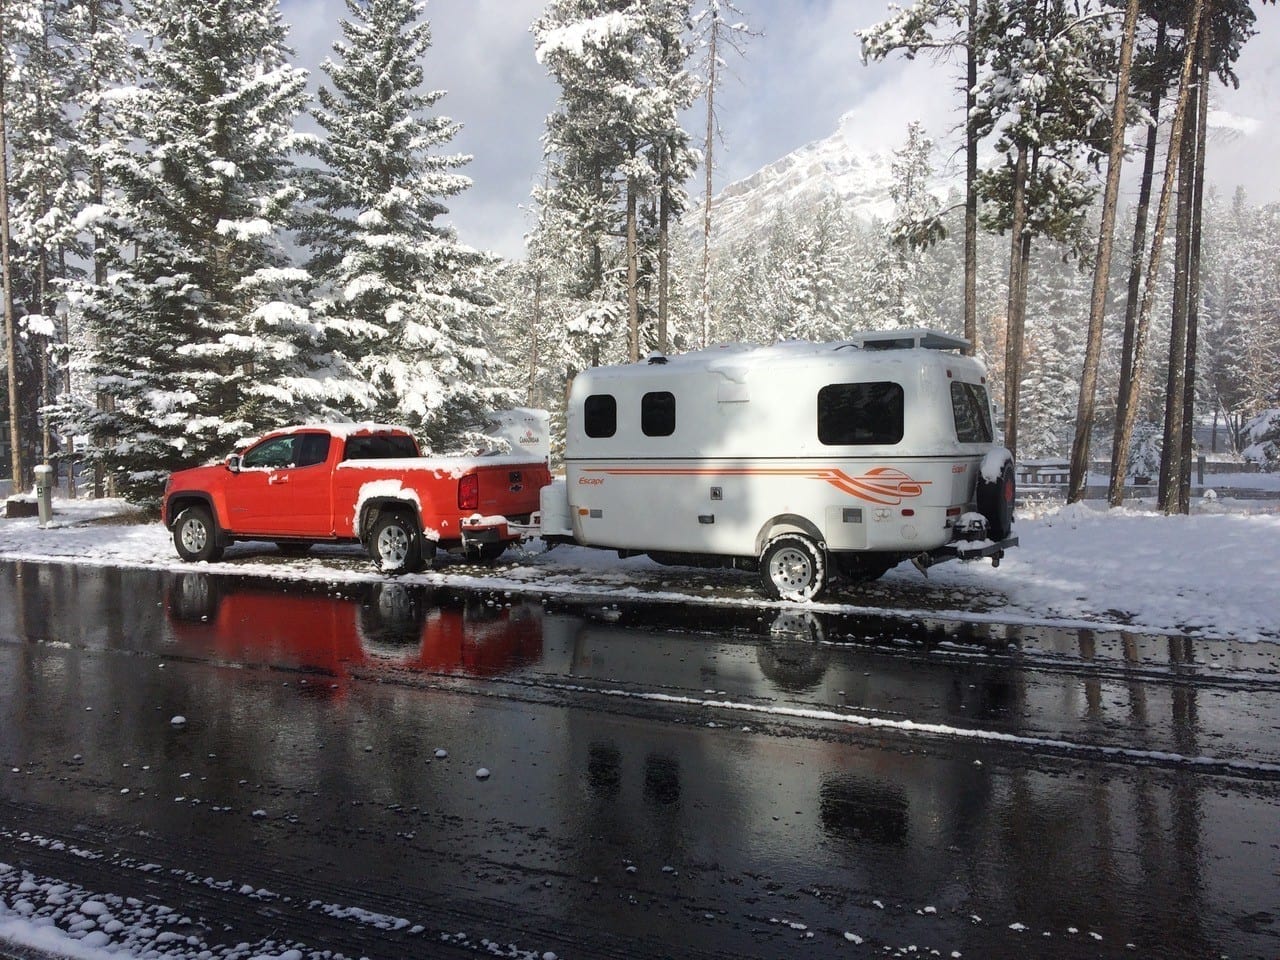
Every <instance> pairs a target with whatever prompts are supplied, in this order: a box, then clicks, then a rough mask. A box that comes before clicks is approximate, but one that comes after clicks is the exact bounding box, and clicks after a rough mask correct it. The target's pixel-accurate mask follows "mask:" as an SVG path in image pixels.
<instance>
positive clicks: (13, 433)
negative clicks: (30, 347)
mask: <svg viewBox="0 0 1280 960" xmlns="http://www.w3.org/2000/svg"><path fill="white" fill-rule="evenodd" d="M15 5H16V4H14V2H13V0H0V286H2V287H3V297H4V344H5V367H6V370H7V373H8V378H7V379H8V388H9V404H8V407H9V471H10V472H9V476H10V477H11V478H12V480H13V486H14V489H15V490H16V489H21V488H22V487H23V485H24V484H25V483H26V479H27V473H26V467H25V464H24V463H23V455H22V454H23V446H24V444H25V437H24V436H23V430H22V422H21V418H20V416H19V411H20V409H21V408H20V405H19V401H18V394H19V390H18V362H19V352H18V324H17V316H16V307H15V304H14V299H13V284H14V278H13V251H12V250H11V249H10V246H9V235H10V226H9V140H8V129H9V119H8V112H7V111H6V109H5V104H6V103H7V102H8V99H9V89H10V87H11V82H10V80H9V57H8V56H7V53H8V50H9V41H10V35H11V33H12V28H11V27H10V26H9V25H10V23H13V22H16V18H14V19H13V20H11V19H10V18H11V17H12V16H13V11H12V9H11V7H12V6H15Z"/></svg>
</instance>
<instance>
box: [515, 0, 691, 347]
mask: <svg viewBox="0 0 1280 960" xmlns="http://www.w3.org/2000/svg"><path fill="white" fill-rule="evenodd" d="M689 9H690V3H689V0H553V2H552V3H550V4H549V5H548V7H547V10H546V12H545V13H544V14H543V15H542V17H540V18H539V19H538V20H537V21H536V22H535V23H534V25H533V33H534V39H535V50H536V55H537V57H538V60H539V62H540V63H542V64H543V65H544V66H546V68H547V70H548V72H549V73H550V74H551V76H552V77H553V78H554V79H555V80H556V82H557V83H558V84H559V86H560V95H559V99H558V104H557V110H556V111H555V112H554V113H552V114H551V115H550V116H549V117H548V118H547V131H546V134H545V137H544V144H545V152H546V156H547V160H548V172H549V175H550V181H551V182H550V186H549V187H548V188H547V189H546V190H544V191H543V194H542V200H543V204H542V205H543V207H544V208H555V209H558V210H560V211H563V212H565V213H567V214H568V215H569V216H570V218H571V219H572V220H574V221H576V222H577V224H578V229H579V231H580V232H581V234H582V242H581V243H579V244H575V249H576V251H578V253H579V255H584V256H585V257H586V262H585V263H584V264H583V267H582V271H583V276H584V283H585V290H584V293H585V294H586V295H585V296H584V297H583V298H582V299H583V300H585V301H588V302H591V303H593V304H595V305H596V306H593V307H591V315H592V317H593V318H594V320H590V321H588V320H587V317H586V316H585V315H584V316H583V317H582V318H581V319H582V320H583V321H584V323H588V324H589V325H594V323H595V322H596V321H599V320H605V319H607V318H608V317H612V316H617V315H618V314H623V315H625V317H626V320H627V336H626V349H627V356H628V357H630V358H632V359H636V358H638V357H639V355H640V349H641V345H642V341H644V340H645V339H646V333H647V332H648V331H650V330H651V329H652V324H651V322H650V320H651V317H650V315H649V313H648V312H647V311H646V314H645V316H643V317H642V303H641V290H642V288H646V289H654V290H659V289H661V290H666V289H667V288H668V287H669V285H670V278H669V277H668V278H665V282H663V281H664V278H661V277H658V276H655V275H654V274H656V273H659V272H660V269H659V264H660V263H661V262H663V259H664V258H663V257H662V256H661V254H660V253H659V255H658V256H656V257H653V258H649V257H646V256H642V246H643V245H644V244H646V243H647V241H648V238H646V237H643V236H642V222H641V216H642V211H643V210H644V209H645V208H646V205H650V204H651V205H652V208H653V209H654V210H655V211H656V216H655V217H654V220H655V222H656V223H657V224H658V228H657V229H658V233H659V234H661V233H662V225H663V223H664V222H665V223H666V225H667V229H668V230H669V229H670V219H671V218H672V217H678V216H679V214H680V212H681V211H682V210H683V207H684V205H685V203H686V202H687V198H686V197H685V195H684V192H683V188H682V187H679V185H680V184H682V183H683V180H684V179H685V178H687V176H688V175H689V173H690V172H691V171H692V169H693V165H694V161H695V155H694V153H693V151H691V150H690V149H689V146H688V142H689V137H688V134H687V133H685V132H684V131H683V129H682V128H681V126H680V113H681V111H682V110H684V109H686V108H687V107H688V106H690V105H691V104H692V101H693V96H694V94H695V93H696V85H695V84H694V82H693V79H692V78H691V76H690V75H689V73H688V72H687V71H686V70H685V69H684V63H685V61H686V59H687V58H688V56H689V54H690V52H691V50H690V47H689V45H688V43H687V40H686V39H685V37H684V33H685V31H686V29H687V27H688V25H689V19H688V15H689ZM664 204H665V211H666V212H665V214H664V212H663V206H664ZM619 239H620V240H621V241H622V243H621V250H620V251H618V250H617V249H616V246H617V241H618V240H619ZM658 246H659V247H660V246H661V244H658ZM619 253H620V257H619ZM618 259H620V261H621V263H620V265H619V264H617V263H616V262H614V261H616V260H618ZM665 296H666V294H665V293H660V294H659V298H660V300H661V298H662V297H665ZM610 304H613V306H610ZM660 309H661V308H660ZM642 329H643V331H644V332H642ZM649 339H651V342H656V340H657V336H656V331H654V335H653V336H652V337H651V338H649Z"/></svg>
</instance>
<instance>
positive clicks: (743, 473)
mask: <svg viewBox="0 0 1280 960" xmlns="http://www.w3.org/2000/svg"><path fill="white" fill-rule="evenodd" d="M582 472H583V473H603V474H606V475H608V476H613V477H794V478H796V479H798V480H824V481H826V482H827V483H829V484H831V485H832V486H833V487H835V488H836V489H837V490H841V491H843V492H844V493H847V494H850V495H851V496H855V497H857V498H858V499H859V500H866V501H867V502H869V503H879V504H883V505H886V506H896V505H898V504H900V503H902V501H903V500H910V499H912V498H913V497H918V496H920V495H921V494H923V493H924V488H925V487H926V486H928V485H929V484H930V483H931V482H932V481H929V480H914V479H912V478H911V477H910V476H908V475H907V474H905V473H903V472H902V471H901V470H899V469H898V468H897V467H872V468H871V469H870V470H868V471H867V472H866V473H864V474H862V475H861V476H858V477H851V476H849V474H847V473H845V472H844V471H843V470H839V469H837V468H835V467H815V468H809V467H587V468H584V469H583V471H582Z"/></svg>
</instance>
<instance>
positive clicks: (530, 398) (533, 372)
mask: <svg viewBox="0 0 1280 960" xmlns="http://www.w3.org/2000/svg"><path fill="white" fill-rule="evenodd" d="M542 283H543V279H542V270H541V268H539V270H538V273H537V275H536V276H535V277H534V278H533V323H532V324H530V326H532V327H533V329H532V330H530V331H529V387H528V389H527V390H526V391H525V403H527V404H528V405H529V406H531V407H538V406H541V404H540V403H539V402H538V401H539V400H540V399H541V398H540V397H539V396H538V362H539V360H540V359H541V358H540V357H539V355H538V354H539V350H540V347H541V343H540V341H539V340H538V332H539V331H540V330H541V329H542Z"/></svg>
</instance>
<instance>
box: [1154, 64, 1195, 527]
mask: <svg viewBox="0 0 1280 960" xmlns="http://www.w3.org/2000/svg"><path fill="white" fill-rule="evenodd" d="M1187 42H1188V43H1191V42H1192V41H1191V40H1190V39H1188V41H1187ZM1193 83H1194V81H1193ZM1199 103H1200V98H1199V97H1198V96H1197V97H1195V98H1194V99H1192V100H1190V101H1189V102H1188V104H1187V122H1186V123H1184V124H1183V127H1182V142H1181V143H1180V144H1178V149H1179V152H1180V153H1181V156H1180V158H1179V160H1178V170H1179V173H1178V206H1177V216H1176V218H1175V220H1174V227H1173V239H1174V245H1173V315H1172V317H1171V319H1170V323H1169V369H1168V370H1167V371H1166V374H1165V391H1164V436H1163V442H1162V445H1161V448H1160V485H1159V489H1158V492H1157V503H1158V505H1159V507H1160V509H1161V510H1163V511H1164V512H1165V513H1173V512H1176V505H1177V500H1178V496H1177V487H1178V483H1179V478H1181V476H1182V406H1183V394H1184V393H1185V392H1186V380H1185V379H1184V378H1185V375H1186V362H1187V285H1188V283H1189V282H1190V278H1191V274H1190V268H1191V263H1190V258H1191V200H1192V194H1193V193H1194V183H1193V182H1192V180H1193V173H1194V170H1195V137H1194V136H1189V135H1188V134H1189V133H1190V132H1191V131H1192V130H1194V129H1198V128H1199V121H1198V119H1197V117H1196V111H1197V109H1198V108H1199Z"/></svg>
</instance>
